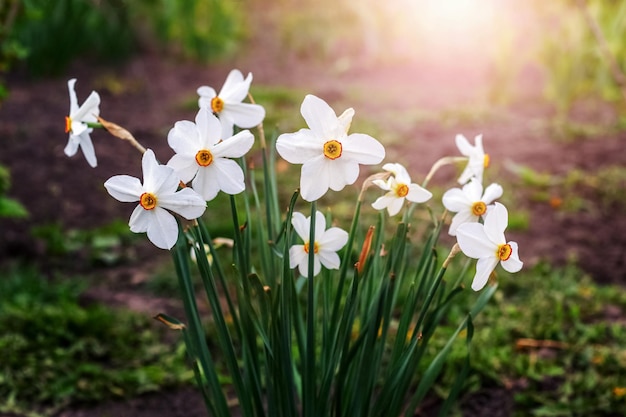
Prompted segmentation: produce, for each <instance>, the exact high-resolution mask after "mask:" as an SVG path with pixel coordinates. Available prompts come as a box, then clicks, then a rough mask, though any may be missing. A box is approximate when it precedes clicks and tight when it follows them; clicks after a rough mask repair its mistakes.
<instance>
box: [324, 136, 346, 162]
mask: <svg viewBox="0 0 626 417" xmlns="http://www.w3.org/2000/svg"><path fill="white" fill-rule="evenodd" d="M341 151H342V148H341V143H340V142H338V141H336V140H334V139H333V140H329V141H328V142H326V143H325V144H324V156H325V157H326V158H328V159H337V158H339V157H340V156H341Z"/></svg>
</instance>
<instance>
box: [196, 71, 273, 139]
mask: <svg viewBox="0 0 626 417" xmlns="http://www.w3.org/2000/svg"><path fill="white" fill-rule="evenodd" d="M251 82H252V73H248V76H247V77H246V79H245V80H244V78H243V74H241V71H239V70H236V69H234V70H232V71H231V72H230V74H228V77H226V81H225V82H224V85H223V86H222V89H221V90H220V92H219V94H217V93H216V92H215V90H214V89H213V88H211V87H207V86H202V87H200V88H198V95H199V96H200V99H199V100H198V104H199V105H200V107H207V108H209V109H210V110H211V111H212V112H213V113H215V114H216V115H217V117H219V119H220V122H221V124H222V135H221V138H220V139H226V138H229V137H231V136H232V135H233V125H236V126H239V127H241V128H244V129H247V128H251V127H255V126H258V125H259V124H260V123H261V122H262V121H263V119H264V118H265V109H264V108H263V106H260V105H258V104H252V103H242V101H243V100H244V99H245V98H246V96H247V95H248V90H249V89H250V83H251Z"/></svg>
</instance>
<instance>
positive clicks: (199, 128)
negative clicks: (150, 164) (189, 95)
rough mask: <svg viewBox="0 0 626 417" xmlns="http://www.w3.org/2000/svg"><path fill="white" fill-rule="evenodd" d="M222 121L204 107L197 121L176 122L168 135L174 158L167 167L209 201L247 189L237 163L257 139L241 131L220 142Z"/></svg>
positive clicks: (199, 112) (197, 116)
mask: <svg viewBox="0 0 626 417" xmlns="http://www.w3.org/2000/svg"><path fill="white" fill-rule="evenodd" d="M220 132H221V128H220V122H219V120H218V119H217V117H215V116H214V115H213V114H211V112H210V110H209V109H207V108H205V107H202V108H200V111H198V114H197V115H196V122H195V123H193V122H190V121H188V120H183V121H180V122H176V124H175V125H174V127H173V128H172V129H171V130H170V132H169V134H168V135H167V142H168V143H169V145H170V147H171V148H172V149H174V151H175V152H176V155H174V156H173V157H172V158H171V159H170V160H169V161H168V162H167V166H168V167H170V168H173V169H174V170H176V172H177V173H178V175H179V176H180V179H181V181H183V182H184V183H187V182H189V181H191V180H192V179H193V181H192V183H191V186H192V187H193V189H194V190H196V191H197V192H198V193H200V195H202V197H203V198H204V199H205V200H206V201H208V200H212V199H213V198H215V196H216V195H217V193H218V192H219V191H220V190H222V191H224V192H225V193H226V194H239V193H240V192H242V191H243V190H245V188H246V186H245V183H244V175H243V171H242V169H241V167H240V166H239V164H237V162H235V161H233V160H232V159H229V158H239V157H241V156H243V155H244V154H245V153H246V152H248V151H249V150H250V148H251V147H252V145H253V144H254V136H252V133H250V131H248V130H242V131H241V132H239V133H237V134H236V135H235V136H233V137H230V138H228V139H226V140H221V136H220Z"/></svg>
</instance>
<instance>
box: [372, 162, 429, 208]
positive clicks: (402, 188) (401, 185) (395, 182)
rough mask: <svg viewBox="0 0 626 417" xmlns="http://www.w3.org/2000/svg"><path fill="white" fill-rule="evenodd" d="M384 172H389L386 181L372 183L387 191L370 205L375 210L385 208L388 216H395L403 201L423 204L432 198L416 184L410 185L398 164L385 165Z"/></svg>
mask: <svg viewBox="0 0 626 417" xmlns="http://www.w3.org/2000/svg"><path fill="white" fill-rule="evenodd" d="M383 169H384V170H385V171H388V172H391V173H392V174H393V175H392V176H390V177H389V178H388V179H387V180H386V181H384V180H380V179H379V180H374V181H373V183H374V184H375V185H377V186H378V187H380V188H382V189H383V190H385V191H388V192H387V194H385V195H384V196H382V197H378V199H377V200H376V201H374V202H373V203H372V207H374V208H375V209H376V210H382V209H384V208H387V211H388V212H389V215H390V216H395V215H396V214H398V213H399V212H400V210H401V209H402V205H403V204H404V200H405V199H406V200H408V201H410V202H412V203H424V202H426V201H428V200H430V198H431V197H432V196H433V195H432V193H431V192H430V191H428V190H426V189H425V188H422V187H420V186H419V185H417V184H412V183H411V177H410V176H409V173H408V172H407V170H406V169H405V168H404V167H403V166H402V165H400V164H385V165H383Z"/></svg>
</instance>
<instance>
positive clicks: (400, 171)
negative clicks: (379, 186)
mask: <svg viewBox="0 0 626 417" xmlns="http://www.w3.org/2000/svg"><path fill="white" fill-rule="evenodd" d="M383 169H384V170H385V171H389V172H391V173H392V174H393V176H394V177H396V181H398V182H401V183H403V184H410V183H411V177H410V176H409V173H408V171H407V170H406V169H405V168H404V167H403V166H402V165H400V164H398V163H393V164H392V163H388V164H385V165H383Z"/></svg>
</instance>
